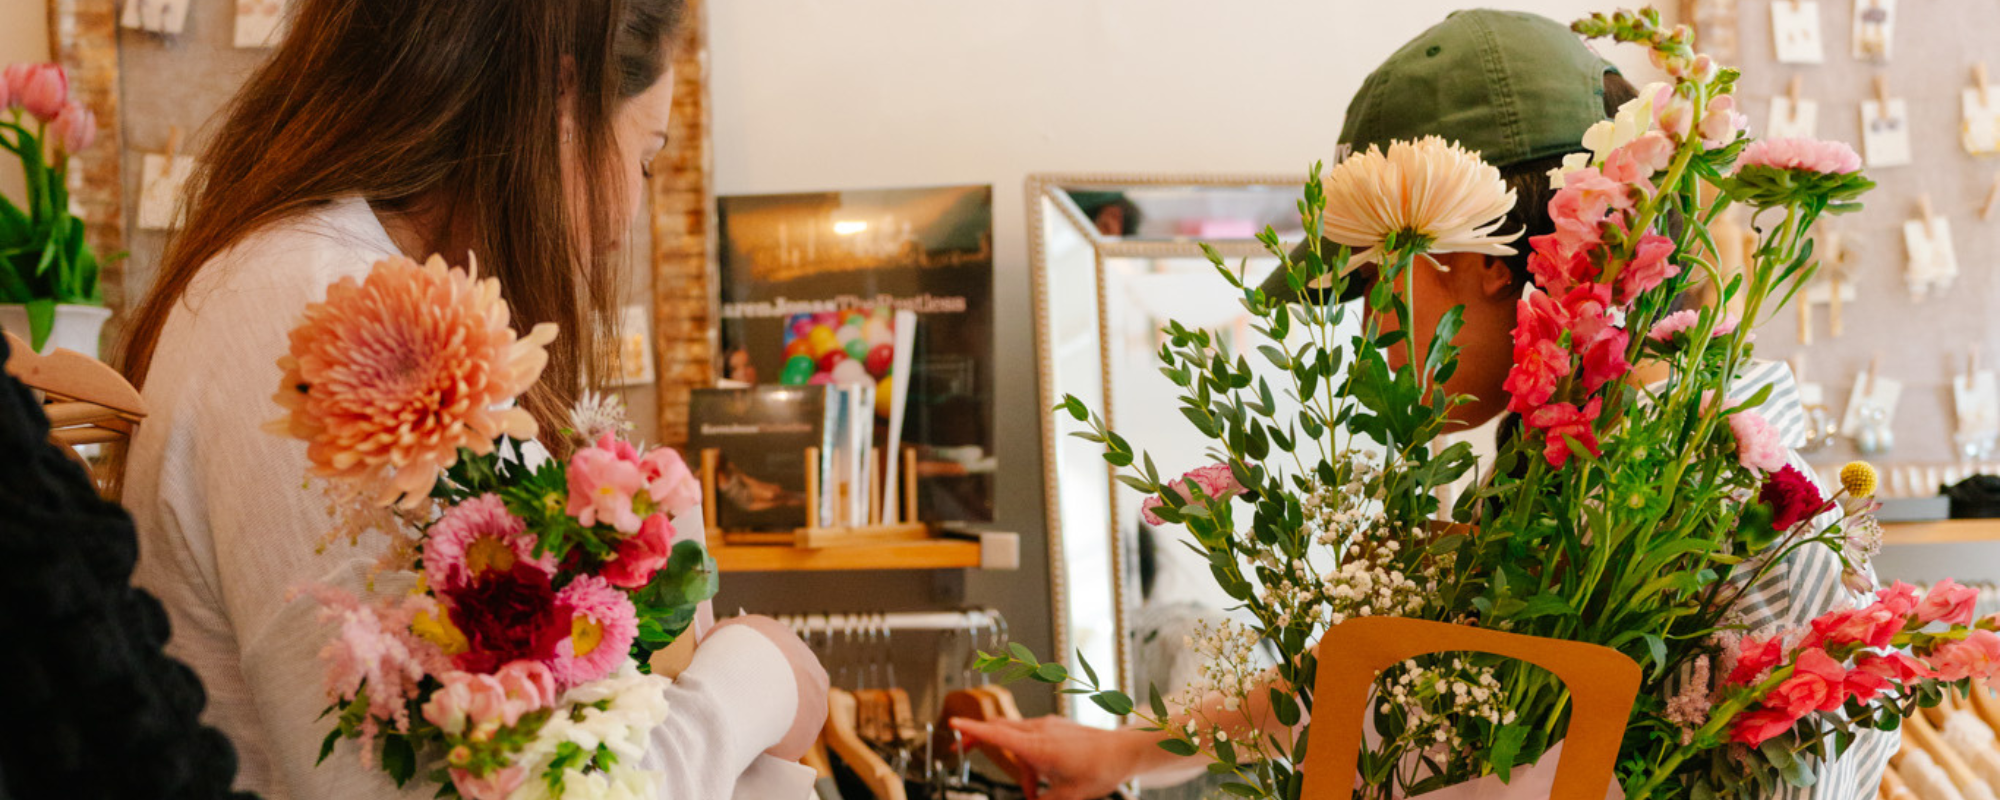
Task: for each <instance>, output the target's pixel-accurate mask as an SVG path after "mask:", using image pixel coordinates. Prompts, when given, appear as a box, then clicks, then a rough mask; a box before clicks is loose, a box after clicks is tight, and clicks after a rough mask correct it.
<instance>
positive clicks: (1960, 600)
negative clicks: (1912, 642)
mask: <svg viewBox="0 0 2000 800" xmlns="http://www.w3.org/2000/svg"><path fill="white" fill-rule="evenodd" d="M1978 603H1979V590H1978V589H1974V588H1972V587H1970V586H1960V585H1959V584H1958V582H1957V581H1954V580H1952V579H1950V578H1946V579H1944V580H1943V581H1942V582H1940V583H1939V584H1938V585H1936V586H1933V587H1931V593H1930V594H1929V595H1926V596H1925V597H1924V600H1923V602H1921V603H1918V604H1917V622H1918V623H1921V624H1924V625H1929V624H1931V623H1933V622H1942V623H1944V624H1946V625H1971V624H1972V615H1973V613H1974V611H1975V610H1976V606H1977V605H1978Z"/></svg>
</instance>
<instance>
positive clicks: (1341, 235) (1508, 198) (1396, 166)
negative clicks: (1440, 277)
mask: <svg viewBox="0 0 2000 800" xmlns="http://www.w3.org/2000/svg"><path fill="white" fill-rule="evenodd" d="M1325 187H1326V218H1325V221H1324V226H1323V228H1322V230H1321V233H1322V234H1324V235H1325V236H1326V238H1328V239H1331V240H1333V241H1335V242H1338V243H1340V244H1343V245H1347V246H1348V247H1353V248H1356V249H1358V250H1359V252H1357V253H1356V254H1355V255H1354V258H1353V260H1352V261H1351V262H1350V263H1353V264H1361V263H1366V262H1370V261H1374V260H1378V259H1379V258H1380V257H1381V255H1382V252H1383V250H1382V245H1383V243H1384V242H1385V241H1387V240H1388V238H1389V236H1390V235H1392V234H1398V233H1400V234H1414V235H1418V236H1422V237H1424V238H1426V239H1428V240H1429V242H1430V243H1429V246H1428V247H1426V248H1425V250H1424V252H1428V253H1484V254H1486V255H1495V256H1502V255H1511V254H1513V252H1514V248H1512V247H1508V246H1507V244H1506V243H1507V242H1510V241H1513V240H1514V239H1515V238H1517V237H1519V236H1520V235H1521V234H1520V232H1519V231H1516V232H1514V233H1511V234H1505V235H1496V234H1494V230H1495V229H1497V228H1499V227H1500V224H1501V222H1503V221H1504V219H1505V217H1506V214H1507V212H1508V211H1510V210H1512V209H1513V208H1514V193H1513V192H1512V191H1510V190H1508V188H1507V184H1506V183H1505V182H1504V181H1502V180H1501V179H1500V170H1498V169H1495V168H1493V166H1492V165H1489V164H1487V163H1486V162H1484V161H1481V160H1480V158H1479V155H1478V154H1477V153H1473V152H1472V151H1469V150H1466V149H1464V148H1462V147H1459V146H1458V145H1457V144H1456V143H1451V142H1446V141H1445V140H1443V139H1440V138H1438V137H1436V136H1426V137H1424V138H1422V139H1418V140H1417V141H1415V142H1403V141H1394V142H1390V143H1389V151H1388V152H1387V153H1384V152H1382V151H1381V150H1380V149H1379V148H1376V147H1373V146H1371V147H1369V148H1368V151H1367V152H1364V153H1356V154H1354V155H1352V156H1349V157H1348V158H1347V160H1345V161H1342V162H1340V164H1339V165H1338V166H1335V167H1334V168H1333V170H1332V171H1331V172H1329V173H1327V176H1326V182H1325Z"/></svg>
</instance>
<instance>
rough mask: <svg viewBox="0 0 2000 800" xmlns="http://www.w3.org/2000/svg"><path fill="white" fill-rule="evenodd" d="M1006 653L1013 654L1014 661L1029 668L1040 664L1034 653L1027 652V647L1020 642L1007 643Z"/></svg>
mask: <svg viewBox="0 0 2000 800" xmlns="http://www.w3.org/2000/svg"><path fill="white" fill-rule="evenodd" d="M1007 652H1009V653H1012V654H1014V659H1015V660H1017V661H1020V662H1021V663H1023V664H1027V665H1029V666H1035V665H1037V664H1040V663H1042V660H1041V659H1039V658H1036V657H1035V651H1033V650H1029V649H1028V646H1027V645H1025V644H1021V643H1020V642H1008V643H1007Z"/></svg>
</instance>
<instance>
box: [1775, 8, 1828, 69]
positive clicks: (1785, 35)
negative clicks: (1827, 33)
mask: <svg viewBox="0 0 2000 800" xmlns="http://www.w3.org/2000/svg"><path fill="white" fill-rule="evenodd" d="M1771 38H1772V40H1773V44H1774V46H1775V47H1776V48H1777V53H1778V61H1779V62H1780V63H1784V64H1819V63H1823V62H1825V61H1826V47H1825V43H1824V40H1823V37H1821V36H1820V25H1819V3H1817V2H1812V1H1811V0H1773V2H1772V3H1771Z"/></svg>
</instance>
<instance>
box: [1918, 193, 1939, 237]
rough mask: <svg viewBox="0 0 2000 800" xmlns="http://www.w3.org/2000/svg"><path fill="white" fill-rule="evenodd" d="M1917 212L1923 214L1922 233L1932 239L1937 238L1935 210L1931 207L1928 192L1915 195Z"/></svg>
mask: <svg viewBox="0 0 2000 800" xmlns="http://www.w3.org/2000/svg"><path fill="white" fill-rule="evenodd" d="M1917 213H1919V214H1922V215H1923V218H1924V233H1926V234H1929V235H1930V237H1931V238H1933V239H1935V238H1937V211H1936V210H1934V209H1933V208H1932V207H1931V195H1930V193H1929V192H1925V193H1923V194H1920V195H1917Z"/></svg>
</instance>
